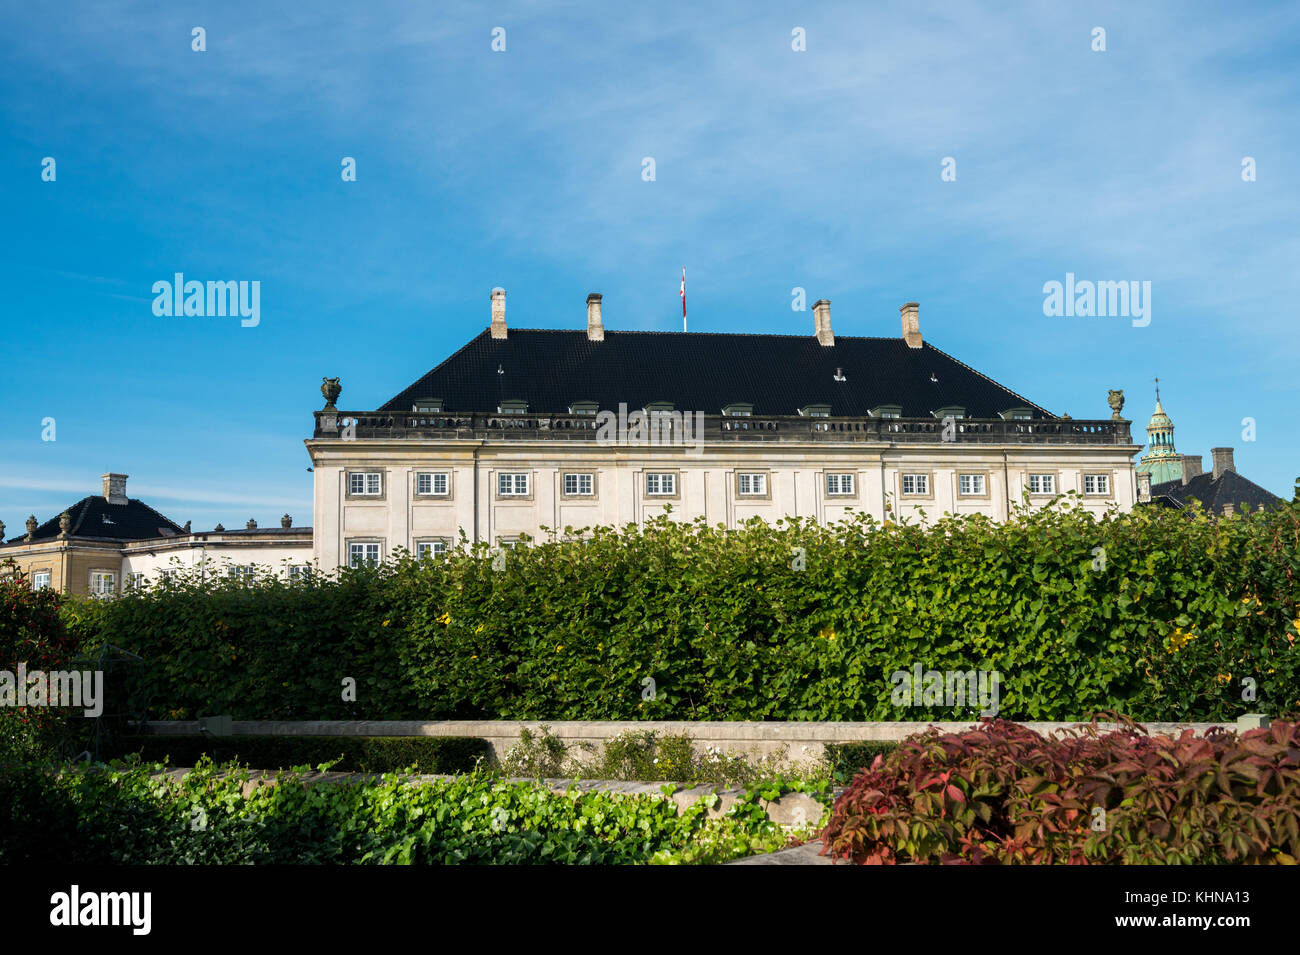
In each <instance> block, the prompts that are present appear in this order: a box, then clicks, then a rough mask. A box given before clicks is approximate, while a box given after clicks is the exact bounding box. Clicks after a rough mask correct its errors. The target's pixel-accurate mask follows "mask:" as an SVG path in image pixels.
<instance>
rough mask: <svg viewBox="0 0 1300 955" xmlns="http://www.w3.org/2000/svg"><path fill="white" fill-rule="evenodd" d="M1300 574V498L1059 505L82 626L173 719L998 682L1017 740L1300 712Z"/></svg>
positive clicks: (430, 565)
mask: <svg viewBox="0 0 1300 955" xmlns="http://www.w3.org/2000/svg"><path fill="white" fill-rule="evenodd" d="M1297 579H1300V506H1297V505H1296V504H1294V503H1293V504H1288V505H1284V506H1282V507H1280V508H1278V509H1277V510H1275V511H1270V512H1263V513H1249V514H1245V515H1238V516H1236V517H1234V518H1231V519H1222V518H1221V519H1218V520H1211V519H1207V518H1206V517H1204V516H1203V515H1199V514H1195V513H1193V514H1190V515H1189V514H1187V513H1183V512H1175V511H1170V510H1164V509H1158V508H1141V509H1138V510H1137V511H1134V512H1133V513H1129V514H1111V515H1107V516H1105V517H1102V518H1095V517H1093V516H1092V515H1090V514H1087V513H1084V512H1082V511H1081V510H1080V509H1077V508H1064V507H1062V508H1056V509H1050V508H1045V509H1039V510H1035V511H1033V512H1026V513H1020V514H1018V515H1016V516H1015V517H1014V518H1013V519H1012V520H1011V521H1008V522H1005V523H996V522H993V521H990V520H988V519H986V518H983V517H965V518H943V519H939V520H936V521H935V522H933V523H932V524H930V525H929V526H917V525H910V524H906V523H904V524H888V525H886V526H884V527H881V526H880V525H878V524H875V523H874V522H873V521H871V519H870V518H867V517H865V516H859V517H857V518H855V519H854V520H851V521H847V522H844V523H840V524H836V525H832V526H821V525H817V524H815V523H812V522H810V521H800V520H795V521H793V522H783V523H782V524H780V525H779V526H775V527H773V526H769V525H766V524H763V523H762V522H758V521H755V522H751V523H749V524H747V525H745V526H744V527H743V528H740V529H738V530H731V531H725V530H723V529H721V528H719V527H707V526H705V525H704V524H703V523H702V522H697V523H694V524H679V523H675V522H673V521H671V520H669V519H666V518H665V519H659V520H656V521H654V522H651V523H649V524H647V525H642V526H640V527H637V526H629V527H626V528H622V529H608V528H606V529H599V530H596V531H595V532H593V533H591V534H590V535H589V537H588V539H587V540H585V541H571V542H565V541H548V542H537V543H533V544H532V545H530V546H528V547H524V548H519V549H517V550H513V551H507V552H505V553H504V555H502V556H501V558H500V559H494V558H493V557H492V555H491V554H490V553H489V552H488V551H487V550H486V548H485V547H484V546H480V547H478V548H477V549H468V548H466V549H461V550H458V551H456V552H454V553H453V555H452V556H451V557H449V558H448V559H447V560H445V561H436V562H433V561H425V562H422V563H417V562H416V561H414V560H411V559H409V558H406V557H403V558H401V559H398V560H396V561H394V562H391V563H389V564H386V565H384V566H382V567H380V568H376V569H353V570H344V571H342V572H340V574H339V576H338V579H336V580H334V579H331V580H326V579H322V578H318V579H315V580H312V581H310V582H308V583H306V584H301V585H291V584H287V583H284V582H282V581H277V580H274V579H269V580H263V581H260V582H254V583H252V584H251V585H248V584H242V583H238V582H232V581H230V580H225V579H221V580H217V581H215V582H212V581H209V582H206V583H199V582H197V581H194V580H192V579H190V580H181V581H179V582H177V584H176V585H175V586H172V587H168V588H151V589H148V590H146V591H144V592H142V593H139V594H129V595H125V596H122V597H120V598H117V599H113V600H100V601H91V600H86V601H78V602H75V603H73V604H71V605H70V606H69V607H68V608H65V613H66V614H67V616H68V619H69V621H70V624H71V627H72V630H73V631H74V632H75V633H76V634H77V635H78V636H79V637H80V638H82V639H83V641H84V644H85V645H87V646H95V645H99V644H103V643H111V644H113V645H116V646H120V647H123V648H126V649H128V650H131V651H133V652H135V653H139V654H141V655H142V656H144V657H145V658H146V659H147V660H148V661H149V662H150V665H151V668H152V670H151V674H152V676H151V679H152V680H153V681H154V685H153V687H152V688H151V693H150V699H152V700H154V701H158V702H159V704H160V705H156V706H155V707H154V711H153V717H154V718H161V719H169V718H170V719H179V718H194V717H197V716H210V715H218V714H223V713H228V714H231V715H232V716H234V718H236V719H446V718H499V719H556V720H558V719H608V720H616V719H693V720H709V719H722V720H884V719H892V720H898V719H905V720H938V719H958V718H961V719H965V718H969V717H972V716H974V715H976V712H977V711H976V709H975V708H972V707H967V708H966V709H964V710H953V709H948V708H944V707H942V706H938V705H928V706H920V707H904V706H895V705H894V703H893V701H892V699H891V690H892V689H893V685H892V684H891V674H893V673H894V672H895V671H899V670H902V671H909V670H911V668H912V667H913V665H914V664H920V665H921V666H922V667H923V668H924V669H927V670H929V669H937V670H968V669H982V670H997V671H998V672H999V673H1000V674H1001V675H1002V681H1003V682H1002V698H1001V708H1000V711H999V714H998V715H1000V716H1002V717H1004V718H1009V719H1020V720H1075V719H1084V718H1087V717H1088V716H1089V715H1091V714H1093V713H1095V712H1099V711H1119V712H1124V713H1127V714H1129V715H1131V716H1134V717H1136V718H1139V719H1144V720H1170V719H1186V720H1233V719H1235V718H1236V716H1237V715H1239V714H1240V713H1242V712H1246V711H1252V710H1264V711H1267V712H1271V713H1279V712H1282V711H1286V710H1291V709H1294V708H1295V707H1296V706H1297V704H1298V703H1300V649H1298V648H1297V646H1296V640H1297V636H1296V635H1297V621H1298V620H1300V587H1297V586H1296V585H1295V581H1296V580H1297ZM348 678H351V679H354V680H355V681H356V684H357V692H356V699H355V701H354V702H353V701H348V700H345V699H344V695H345V694H344V693H343V692H342V689H343V687H344V681H345V680H346V679H348ZM1243 678H1250V679H1252V680H1254V681H1255V686H1256V693H1257V698H1256V699H1254V700H1243V689H1242V686H1241V681H1242V679H1243ZM651 680H653V684H651V683H650V681H651ZM652 690H653V692H651V691H652Z"/></svg>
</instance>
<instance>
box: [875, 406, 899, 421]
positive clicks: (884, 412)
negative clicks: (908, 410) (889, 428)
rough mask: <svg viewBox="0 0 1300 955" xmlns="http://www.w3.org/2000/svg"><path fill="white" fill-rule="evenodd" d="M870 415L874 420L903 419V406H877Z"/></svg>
mask: <svg viewBox="0 0 1300 955" xmlns="http://www.w3.org/2000/svg"><path fill="white" fill-rule="evenodd" d="M869 413H870V415H871V417H873V418H901V417H903V406H902V405H876V406H875V407H874V408H872V409H871V411H870V412H869Z"/></svg>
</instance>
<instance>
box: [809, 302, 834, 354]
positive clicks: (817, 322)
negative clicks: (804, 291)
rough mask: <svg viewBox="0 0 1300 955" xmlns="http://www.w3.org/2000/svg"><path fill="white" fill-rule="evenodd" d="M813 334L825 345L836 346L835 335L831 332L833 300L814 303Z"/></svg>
mask: <svg viewBox="0 0 1300 955" xmlns="http://www.w3.org/2000/svg"><path fill="white" fill-rule="evenodd" d="M813 334H814V335H816V336H817V340H818V341H819V342H821V343H822V344H823V345H826V346H828V347H829V346H831V345H834V344H835V333H834V332H833V331H831V300H830V299H828V298H821V299H818V300H817V301H815V302H813Z"/></svg>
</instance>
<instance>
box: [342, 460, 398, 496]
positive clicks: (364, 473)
mask: <svg viewBox="0 0 1300 955" xmlns="http://www.w3.org/2000/svg"><path fill="white" fill-rule="evenodd" d="M343 475H344V477H343V480H344V482H345V486H344V489H343V490H344V495H343V497H344V500H348V501H383V500H387V498H388V472H387V471H385V470H384V469H383V468H348V469H346V470H345V471H344V472H343ZM353 475H358V476H361V478H362V488H363V489H362V490H361V491H358V492H354V491H353V490H352V477H353ZM371 475H376V476H378V478H379V490H378V491H377V492H376V493H374V494H371V493H370V492H369V491H367V490H365V488H367V487H369V486H370V481H369V478H370V476H371Z"/></svg>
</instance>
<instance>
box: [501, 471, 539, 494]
mask: <svg viewBox="0 0 1300 955" xmlns="http://www.w3.org/2000/svg"><path fill="white" fill-rule="evenodd" d="M505 477H511V478H518V477H523V479H524V482H525V490H524V492H523V493H522V494H516V493H506V494H503V493H501V479H502V478H505ZM511 483H512V484H513V483H515V482H513V481H512V482H511ZM492 489H493V497H494V499H495V500H498V501H531V500H532V499H533V472H532V471H509V470H505V469H502V470H500V471H493V472H492Z"/></svg>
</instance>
